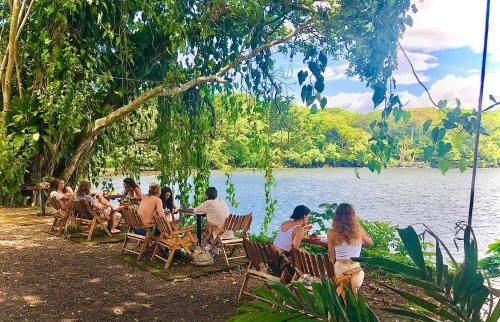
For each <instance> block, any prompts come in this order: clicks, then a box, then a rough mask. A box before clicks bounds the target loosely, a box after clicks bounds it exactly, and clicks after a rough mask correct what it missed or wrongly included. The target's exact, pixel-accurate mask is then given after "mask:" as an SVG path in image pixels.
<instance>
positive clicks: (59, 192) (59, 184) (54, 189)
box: [49, 178, 74, 206]
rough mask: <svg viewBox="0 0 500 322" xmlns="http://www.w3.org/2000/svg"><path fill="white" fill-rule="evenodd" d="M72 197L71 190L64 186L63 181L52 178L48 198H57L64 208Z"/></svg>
mask: <svg viewBox="0 0 500 322" xmlns="http://www.w3.org/2000/svg"><path fill="white" fill-rule="evenodd" d="M73 195H74V193H73V189H71V187H68V186H66V185H65V183H64V180H61V179H59V178H54V179H53V180H52V181H51V182H50V193H49V198H54V197H55V198H57V200H59V201H60V202H61V203H62V205H63V206H65V205H66V204H67V202H68V201H69V200H71V199H72V198H73Z"/></svg>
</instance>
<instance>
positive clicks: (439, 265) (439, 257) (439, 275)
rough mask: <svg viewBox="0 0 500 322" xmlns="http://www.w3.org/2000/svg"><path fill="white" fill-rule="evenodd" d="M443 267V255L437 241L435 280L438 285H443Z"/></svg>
mask: <svg viewBox="0 0 500 322" xmlns="http://www.w3.org/2000/svg"><path fill="white" fill-rule="evenodd" d="M443 276H444V266H443V253H442V252H441V247H440V246H439V241H436V279H437V282H438V285H443Z"/></svg>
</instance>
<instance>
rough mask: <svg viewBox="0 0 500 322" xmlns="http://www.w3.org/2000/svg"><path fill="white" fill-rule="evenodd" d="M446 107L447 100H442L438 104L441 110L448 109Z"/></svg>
mask: <svg viewBox="0 0 500 322" xmlns="http://www.w3.org/2000/svg"><path fill="white" fill-rule="evenodd" d="M446 105H448V101H447V100H440V101H439V102H438V108H439V109H443V108H446Z"/></svg>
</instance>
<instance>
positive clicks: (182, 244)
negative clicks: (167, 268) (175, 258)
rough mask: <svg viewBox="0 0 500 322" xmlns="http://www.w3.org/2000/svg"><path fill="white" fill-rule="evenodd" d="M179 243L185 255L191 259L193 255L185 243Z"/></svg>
mask: <svg viewBox="0 0 500 322" xmlns="http://www.w3.org/2000/svg"><path fill="white" fill-rule="evenodd" d="M180 243H181V246H182V248H184V250H185V251H186V253H187V254H188V255H189V256H191V257H193V253H192V252H191V250H190V249H189V247H188V246H187V244H186V243H185V242H183V241H181V242H180Z"/></svg>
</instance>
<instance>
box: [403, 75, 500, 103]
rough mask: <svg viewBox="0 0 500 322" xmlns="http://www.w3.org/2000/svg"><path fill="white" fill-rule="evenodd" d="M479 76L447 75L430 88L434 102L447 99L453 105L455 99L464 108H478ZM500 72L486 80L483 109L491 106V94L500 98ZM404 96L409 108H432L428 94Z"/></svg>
mask: <svg viewBox="0 0 500 322" xmlns="http://www.w3.org/2000/svg"><path fill="white" fill-rule="evenodd" d="M479 79H480V76H479V74H474V75H470V76H467V77H458V76H455V75H452V74H449V75H446V76H445V77H443V78H441V79H440V80H438V81H436V82H434V83H433V84H432V86H431V87H430V88H429V92H430V93H431V96H432V98H433V99H434V101H439V100H440V99H446V100H447V101H448V102H450V103H452V102H454V101H455V98H458V99H460V101H461V103H462V106H463V107H466V108H477V106H478V95H479ZM499 83H500V72H496V73H488V74H487V75H486V80H485V84H484V85H485V87H484V88H485V89H484V99H483V107H486V106H488V105H490V104H491V103H490V101H489V99H488V97H489V95H490V94H493V95H495V96H500V89H499V88H498V84H499ZM401 94H402V98H403V99H402V102H403V104H405V103H408V105H407V106H408V107H425V106H431V102H430V100H429V98H428V96H427V93H425V92H424V93H422V95H420V96H418V97H417V96H414V95H411V94H409V93H408V92H405V93H404V94H403V93H401Z"/></svg>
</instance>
